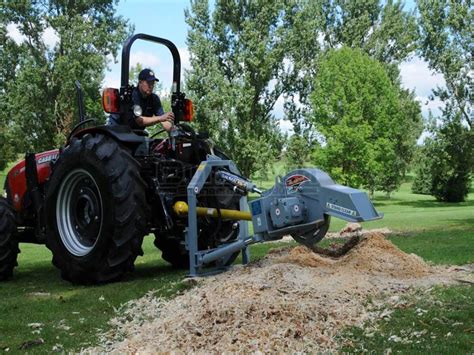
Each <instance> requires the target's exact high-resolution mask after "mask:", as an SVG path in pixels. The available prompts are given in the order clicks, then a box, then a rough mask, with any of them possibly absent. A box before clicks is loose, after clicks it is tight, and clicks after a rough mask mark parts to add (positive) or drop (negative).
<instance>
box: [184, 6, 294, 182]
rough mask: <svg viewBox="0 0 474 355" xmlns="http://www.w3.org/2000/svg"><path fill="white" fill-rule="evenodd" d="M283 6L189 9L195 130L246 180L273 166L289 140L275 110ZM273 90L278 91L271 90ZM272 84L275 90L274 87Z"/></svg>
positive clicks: (280, 68) (282, 54)
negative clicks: (206, 136)
mask: <svg viewBox="0 0 474 355" xmlns="http://www.w3.org/2000/svg"><path fill="white" fill-rule="evenodd" d="M284 9H285V2H284V1H282V0H278V1H273V2H268V1H252V2H240V1H235V0H234V1H232V0H220V1H216V3H215V7H214V11H213V13H212V14H211V13H210V10H209V5H208V1H207V0H195V1H192V2H191V8H190V10H187V11H186V22H187V23H188V24H189V26H190V31H189V32H188V46H189V50H190V52H191V65H192V67H193V69H192V70H191V71H189V72H188V73H187V80H186V88H187V91H188V94H190V96H191V97H193V99H194V102H195V107H196V120H195V121H196V125H197V126H198V128H200V129H204V130H206V131H208V132H209V133H210V135H211V136H212V137H213V139H214V140H215V141H216V142H217V144H218V145H220V146H222V147H224V148H225V149H226V151H227V153H228V154H229V155H230V157H231V158H232V159H233V160H234V161H235V162H236V163H237V165H238V166H239V168H240V170H241V171H242V173H243V174H244V175H250V174H251V173H253V172H255V171H256V170H258V169H259V168H260V169H261V168H263V167H265V166H268V164H269V163H270V161H271V159H269V158H270V157H275V156H276V155H278V154H279V150H278V149H279V148H281V145H282V143H281V141H282V139H283V136H282V135H281V133H280V132H279V129H278V126H277V124H276V120H275V119H274V117H273V116H272V113H271V112H272V109H273V107H274V105H275V103H276V101H277V99H278V98H279V97H280V95H281V94H282V93H283V92H284V83H283V82H282V81H280V80H275V79H277V78H279V77H280V76H282V75H283V74H284V71H285V68H284V62H283V59H284V58H285V53H286V48H285V46H284V45H283V40H282V39H283V38H285V36H286V29H285V27H284V26H283V24H282V23H283V14H284ZM271 83H272V85H270V84H271ZM273 83H274V85H273Z"/></svg>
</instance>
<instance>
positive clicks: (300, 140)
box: [285, 134, 310, 170]
mask: <svg viewBox="0 0 474 355" xmlns="http://www.w3.org/2000/svg"><path fill="white" fill-rule="evenodd" d="M309 154H310V146H309V144H308V139H307V138H306V137H303V136H300V135H297V134H294V135H292V136H291V137H290V138H289V139H288V145H287V148H286V154H285V161H286V162H285V166H286V168H287V169H288V170H293V169H298V168H302V167H303V166H304V163H305V162H306V161H307V159H308V157H309Z"/></svg>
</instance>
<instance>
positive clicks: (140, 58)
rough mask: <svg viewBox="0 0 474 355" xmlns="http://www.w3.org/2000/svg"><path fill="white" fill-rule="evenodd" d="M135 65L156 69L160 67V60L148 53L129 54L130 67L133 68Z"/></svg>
mask: <svg viewBox="0 0 474 355" xmlns="http://www.w3.org/2000/svg"><path fill="white" fill-rule="evenodd" d="M137 63H140V64H141V65H142V66H143V67H145V68H152V69H154V68H156V67H158V66H160V64H161V61H160V59H159V58H158V57H157V56H156V55H153V54H151V53H148V52H143V51H139V52H134V53H131V54H130V65H131V66H135V65H137Z"/></svg>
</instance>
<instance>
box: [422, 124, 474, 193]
mask: <svg viewBox="0 0 474 355" xmlns="http://www.w3.org/2000/svg"><path fill="white" fill-rule="evenodd" d="M473 145H474V141H473V140H472V135H471V133H470V132H469V130H468V129H467V128H466V127H464V126H463V125H462V124H461V122H459V121H456V120H453V121H448V122H445V123H444V124H443V125H442V126H441V127H440V128H439V130H438V131H437V134H436V138H435V144H434V146H433V153H434V154H433V160H432V165H431V176H432V187H431V193H432V195H433V196H434V197H436V199H437V200H439V201H446V202H462V201H464V199H465V198H466V196H467V194H468V192H469V188H470V186H471V179H470V173H471V168H472V163H471V162H470V159H469V157H470V155H469V152H474V147H473Z"/></svg>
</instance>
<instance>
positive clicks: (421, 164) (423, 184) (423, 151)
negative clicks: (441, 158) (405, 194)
mask: <svg viewBox="0 0 474 355" xmlns="http://www.w3.org/2000/svg"><path fill="white" fill-rule="evenodd" d="M432 144H433V142H432V140H431V139H430V138H426V139H425V141H424V142H423V146H421V147H419V148H418V152H417V154H416V158H415V164H414V166H415V179H414V181H413V185H412V187H411V192H413V193H414V194H422V195H431V185H432V176H431V166H432V165H433V163H432V159H431V158H430V150H432V148H431V146H432Z"/></svg>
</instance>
